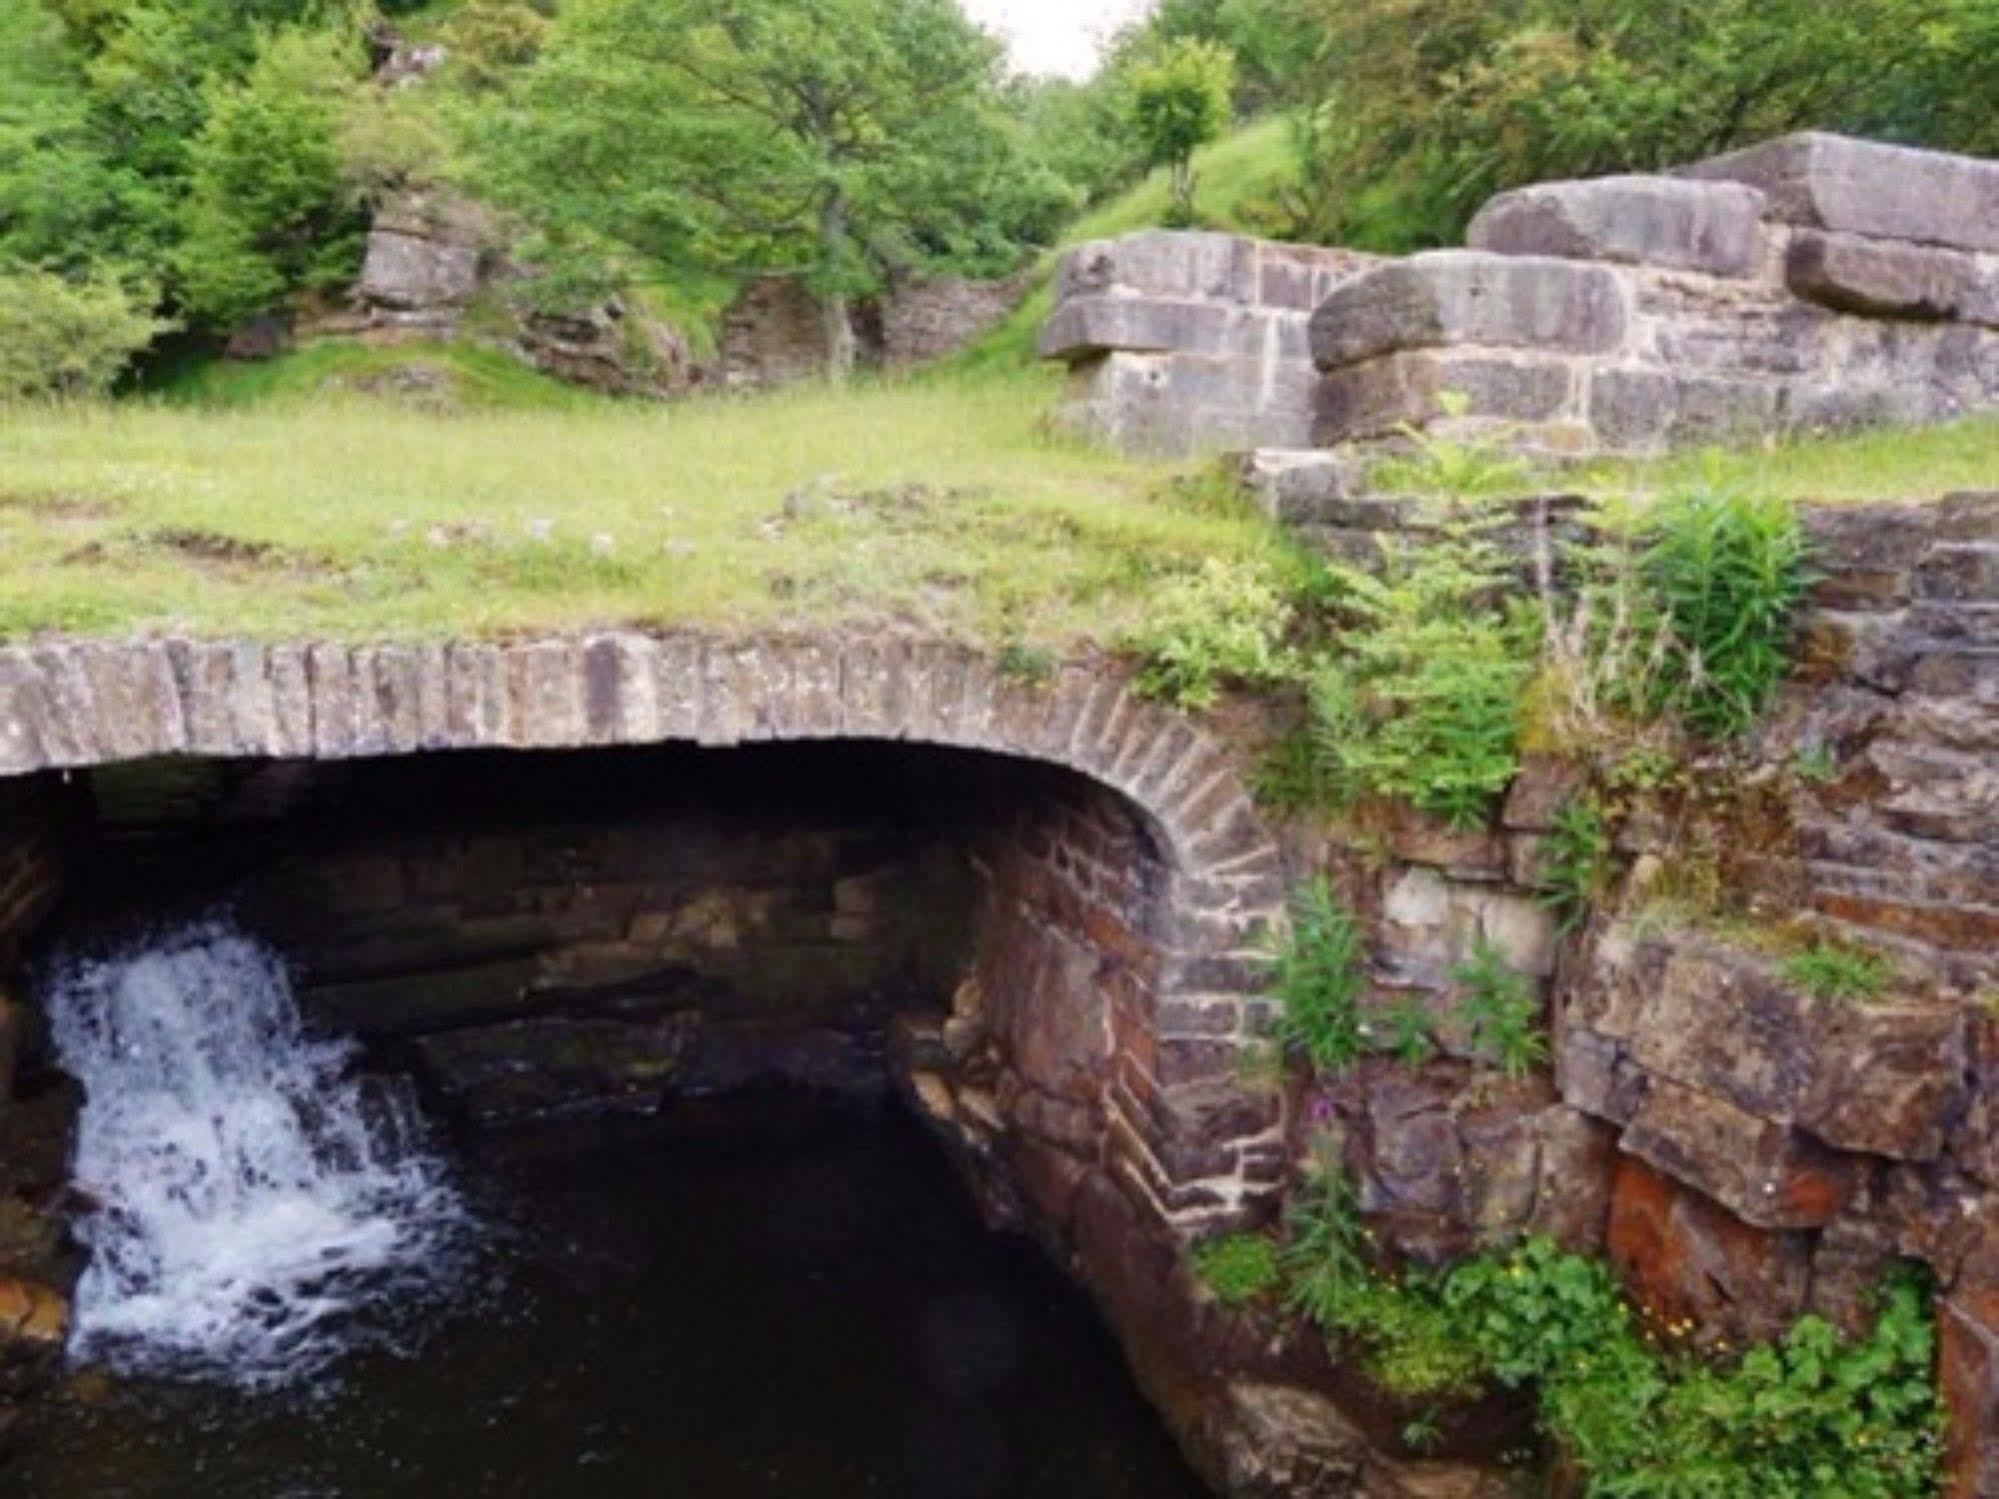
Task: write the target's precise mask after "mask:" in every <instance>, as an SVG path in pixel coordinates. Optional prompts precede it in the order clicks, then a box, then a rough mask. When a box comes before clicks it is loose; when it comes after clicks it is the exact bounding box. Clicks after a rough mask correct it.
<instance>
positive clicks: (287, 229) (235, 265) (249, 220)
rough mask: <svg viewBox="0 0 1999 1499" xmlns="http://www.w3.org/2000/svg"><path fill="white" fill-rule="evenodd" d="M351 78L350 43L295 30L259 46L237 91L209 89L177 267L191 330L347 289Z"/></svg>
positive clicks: (352, 222) (354, 262) (354, 248)
mask: <svg viewBox="0 0 1999 1499" xmlns="http://www.w3.org/2000/svg"><path fill="white" fill-rule="evenodd" d="M359 69H360V55H359V51H358V48H356V47H355V46H354V45H352V43H351V41H350V40H348V39H345V38H341V37H337V36H334V35H331V34H328V33H321V32H314V31H306V30H299V29H292V30H286V31H278V32H274V33H272V34H271V35H269V36H267V37H266V38H264V40H263V42H262V44H261V45H260V46H259V48H258V52H257V57H256V61H255V62H254V63H253V64H252V66H251V68H250V71H249V74H248V75H247V76H246V77H245V78H244V79H243V81H242V82H241V83H236V84H222V83H218V84H215V85H214V86H213V87H212V89H211V96H210V102H209V109H208V119H207V123H206V124H205V125H204V126H203V127H202V130H201V133H200V134H199V135H198V136H196V137H195V139H194V142H193V144H192V146H191V148H190V152H189V173H190V182H189V186H188V196H187V202H186V204H185V206H184V208H183V212H182V220H183V235H182V240H181V244H180V247H179V250H178V252H177V256H176V264H177V266H178V268H179V273H180V285H181V295H182V298H183V300H184V301H185V303H186V306H187V310H188V312H189V314H190V316H192V317H193V318H194V319H196V320H197V321H199V322H202V323H204V324H206V325H208V326H211V327H214V328H219V329H228V328H232V327H234V326H235V325H237V324H238V323H240V322H242V321H243V320H244V319H246V318H249V317H252V316H254V315H256V314H257V313H260V312H267V311H269V310H271V309H272V308H273V307H276V306H277V305H278V304H279V303H281V302H282V301H283V300H284V299H285V298H286V297H287V296H289V295H291V294H292V293H293V292H295V291H298V290H301V289H325V288H329V287H332V286H337V285H343V284H345V283H346V282H347V281H350V280H352V279H353V276H354V274H355V272H356V270H357V269H358V268H359V265H360V252H361V243H362V239H363V231H364V227H365V226H364V222H363V219H362V217H361V214H360V211H359V205H358V203H357V202H356V201H355V194H354V193H353V191H352V190H351V187H350V184H349V182H348V180H347V177H346V171H345V161H344V159H343V154H342V133H343V129H344V128H345V126H346V123H347V117H348V112H349V109H350V107H351V105H352V103H353V101H354V98H355V88H354V85H355V77H356V74H357V73H358V72H359Z"/></svg>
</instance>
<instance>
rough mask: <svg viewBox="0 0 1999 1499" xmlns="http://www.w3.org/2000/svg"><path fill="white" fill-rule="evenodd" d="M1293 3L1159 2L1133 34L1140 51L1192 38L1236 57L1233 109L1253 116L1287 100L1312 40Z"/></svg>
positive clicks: (1263, 0)
mask: <svg viewBox="0 0 1999 1499" xmlns="http://www.w3.org/2000/svg"><path fill="white" fill-rule="evenodd" d="M1297 10H1298V6H1297V0H1159V3H1158V4H1157V5H1156V6H1155V7H1154V8H1153V10H1152V12H1151V14H1150V15H1149V16H1148V17H1147V18H1146V20H1145V22H1144V23H1143V24H1142V26H1141V27H1140V28H1139V29H1138V30H1137V31H1136V32H1135V33H1134V35H1135V38H1136V45H1137V48H1138V50H1140V51H1143V50H1144V49H1145V48H1146V47H1147V46H1150V45H1152V44H1153V43H1155V42H1160V41H1167V42H1171V41H1178V40H1180V39H1182V38H1188V37H1191V38H1195V39H1198V40H1201V41H1208V42H1214V43H1216V44H1217V45H1219V46H1223V47H1226V48H1228V50H1229V51H1230V52H1232V53H1234V54H1235V61H1236V72H1235V108H1236V112H1237V113H1238V114H1255V113H1257V112H1259V111H1261V110H1264V109H1268V108H1269V107H1270V106H1271V105H1273V104H1275V103H1279V102H1281V101H1283V100H1284V99H1286V98H1287V97H1288V96H1289V94H1290V92H1291V89H1292V87H1293V85H1294V83H1295V81H1296V79H1297V76H1298V74H1299V71H1300V70H1301V69H1302V68H1303V66H1304V65H1305V63H1306V62H1307V61H1309V60H1310V58H1311V55H1312V52H1313V39H1312V33H1311V31H1310V29H1309V28H1308V27H1306V26H1304V25H1301V24H1300V18H1299V16H1298V14H1297Z"/></svg>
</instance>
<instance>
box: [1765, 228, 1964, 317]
mask: <svg viewBox="0 0 1999 1499" xmlns="http://www.w3.org/2000/svg"><path fill="white" fill-rule="evenodd" d="M1784 279H1785V281H1786V283H1787V284H1788V285H1789V286H1790V288H1791V290H1792V291H1794V292H1796V293H1797V294H1798V295H1799V296H1801V297H1805V298H1807V299H1809V300H1810V301H1813V302H1819V303H1822V304H1824V305H1825V306H1827V307H1832V308H1836V309H1837V310H1839V311H1841V312H1851V313H1855V314H1858V315H1859V316H1862V317H1908V318H1950V317H1959V316H1962V315H1963V314H1964V312H1965V310H1966V309H1967V308H1968V307H1969V305H1970V303H1971V300H1972V294H1973V290H1974V288H1976V287H1977V286H1978V285H1979V280H1980V277H1979V267H1978V262H1977V261H1976V260H1975V259H1974V258H1973V257H1972V256H1970V255H1967V254H1964V253H1963V252H1961V251H1958V250H1944V249H1938V248H1936V247H1934V246H1930V245H1911V244H1903V243H1900V242H1898V241H1893V240H1886V241H1884V240H1876V239H1863V238H1862V237H1860V236H1859V235H1855V234H1825V233H1821V232H1819V231H1817V230H1811V229H1803V230H1800V231H1798V233H1797V234H1796V235H1795V236H1793V238H1792V240H1791V245H1790V249H1789V250H1788V251H1787V252H1786V254H1785V257H1784Z"/></svg>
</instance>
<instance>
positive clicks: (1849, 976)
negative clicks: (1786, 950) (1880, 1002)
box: [1784, 940, 1894, 1000]
mask: <svg viewBox="0 0 1999 1499" xmlns="http://www.w3.org/2000/svg"><path fill="white" fill-rule="evenodd" d="M1784 977H1785V978H1787V979H1789V980H1790V981H1791V982H1792V983H1794V984H1796V985H1797V986H1798V987H1799V988H1800V989H1803V990H1805V991H1806V992H1807V993H1809V994H1813V995H1816V996H1817V997H1818V998H1820V999H1844V1000H1867V999H1876V998H1879V997H1880V995H1881V994H1882V993H1883V992H1885V991H1886V990H1887V988H1888V985H1889V983H1890V982H1891V981H1892V980H1893V978H1894V973H1893V970H1891V969H1890V968H1889V966H1888V963H1887V960H1886V959H1884V958H1883V957H1882V956H1881V955H1880V954H1879V953H1874V952H1869V951H1868V950H1867V949H1865V948H1861V947H1849V946H1846V945H1844V944H1841V943H1837V942H1827V941H1823V940H1821V941H1818V942H1814V943H1812V944H1811V945H1810V946H1809V947H1807V948H1805V949H1804V950H1803V951H1802V952H1796V953H1793V954H1792V955H1791V956H1790V957H1788V958H1786V959H1785V960H1784Z"/></svg>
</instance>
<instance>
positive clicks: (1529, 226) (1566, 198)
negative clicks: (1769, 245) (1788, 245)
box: [1465, 176, 1765, 277]
mask: <svg viewBox="0 0 1999 1499" xmlns="http://www.w3.org/2000/svg"><path fill="white" fill-rule="evenodd" d="M1764 204H1765V200H1764V197H1763V194H1762V193H1761V192H1759V191H1758V190H1757V189H1756V188H1753V187H1750V186H1747V185H1745V184H1743V183H1739V182H1721V181H1715V182H1701V181H1693V180H1689V179H1687V178H1683V177H1656V176H1621V177H1594V178H1588V179H1584V180H1578V181H1571V182H1544V183H1539V184H1537V185H1535V186H1533V187H1523V188H1520V189H1517V190H1516V191H1513V192H1507V193H1501V194H1499V196H1497V197H1496V198H1494V199H1492V200H1491V201H1490V202H1489V203H1487V204H1486V205H1485V207H1483V208H1481V209H1480V210H1479V211H1478V214H1477V216H1476V217H1475V218H1473V219H1472V221H1471V227H1470V228H1469V229H1468V230H1467V231H1466V234H1465V243H1466V244H1467V245H1468V246H1469V247H1470V248H1472V249H1474V250H1490V251H1493V252H1495V253H1498V254H1501V255H1552V256H1555V257H1557V258H1559V259H1564V260H1607V261H1615V262H1618V263H1622V264H1628V265H1655V266H1664V267H1667V268H1669V269H1673V270H1684V271H1700V272H1704V273H1705V274H1707V275H1710V276H1736V277H1739V276H1746V275H1749V274H1750V273H1751V272H1752V271H1754V270H1755V269H1756V264H1757V259H1758V252H1759V251H1760V250H1761V248H1762V244H1763V210H1764Z"/></svg>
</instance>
